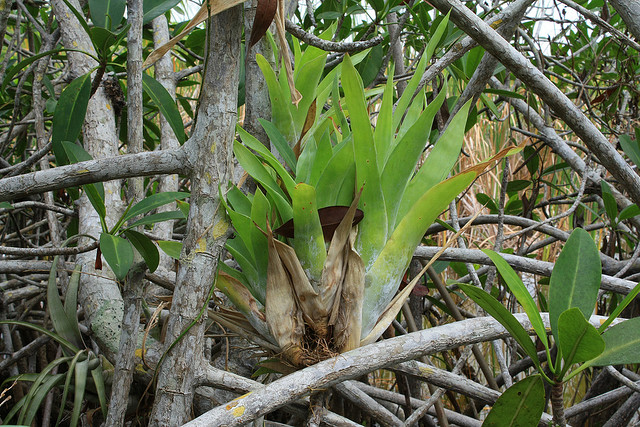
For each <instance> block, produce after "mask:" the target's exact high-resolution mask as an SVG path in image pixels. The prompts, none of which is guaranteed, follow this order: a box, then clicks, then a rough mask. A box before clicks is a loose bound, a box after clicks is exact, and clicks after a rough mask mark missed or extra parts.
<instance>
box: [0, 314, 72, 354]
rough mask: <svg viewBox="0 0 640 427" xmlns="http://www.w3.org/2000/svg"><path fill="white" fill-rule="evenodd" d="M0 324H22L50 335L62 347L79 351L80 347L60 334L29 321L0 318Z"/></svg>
mask: <svg viewBox="0 0 640 427" xmlns="http://www.w3.org/2000/svg"><path fill="white" fill-rule="evenodd" d="M0 325H14V326H22V327H25V328H30V329H33V330H35V331H38V332H40V333H41V334H45V335H47V336H48V337H50V338H51V339H53V340H54V341H56V342H57V343H59V344H61V345H63V346H64V347H66V348H68V349H69V350H71V351H72V352H73V353H76V352H78V351H80V349H79V348H78V347H76V346H75V345H74V344H73V343H72V342H71V341H67V340H66V339H65V338H63V337H62V336H60V335H58V334H55V333H53V332H51V331H49V330H48V329H45V328H43V327H41V326H38V325H34V324H33V323H29V322H23V321H20V320H0Z"/></svg>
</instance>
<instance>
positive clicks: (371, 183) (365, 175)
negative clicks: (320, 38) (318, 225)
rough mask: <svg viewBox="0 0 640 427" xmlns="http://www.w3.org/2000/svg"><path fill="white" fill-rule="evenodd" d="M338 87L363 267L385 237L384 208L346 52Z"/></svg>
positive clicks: (355, 77)
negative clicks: (356, 195) (347, 123)
mask: <svg viewBox="0 0 640 427" xmlns="http://www.w3.org/2000/svg"><path fill="white" fill-rule="evenodd" d="M342 88H343V89H344V94H345V100H346V101H347V106H348V108H349V117H350V119H351V133H352V135H353V152H354V158H355V162H356V188H358V189H360V188H363V190H362V196H361V200H360V209H362V211H363V212H364V218H363V219H362V222H361V223H360V224H359V227H358V228H359V230H358V239H357V241H356V250H357V251H358V253H359V254H360V256H361V257H362V261H363V262H364V264H365V268H366V267H367V266H370V265H371V263H372V262H373V261H374V260H375V258H376V257H377V255H378V253H379V251H380V250H381V249H382V247H383V246H384V244H385V242H386V240H387V210H386V208H385V201H384V196H383V193H382V186H381V183H380V175H379V172H378V160H377V157H376V148H375V143H374V140H373V131H372V129H371V122H370V121H369V113H368V111H367V105H366V102H365V98H364V89H363V87H362V81H361V79H360V76H359V75H358V73H357V72H356V69H355V68H354V66H353V63H352V62H351V59H350V57H349V55H345V56H344V60H343V62H342Z"/></svg>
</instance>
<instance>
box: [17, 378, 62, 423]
mask: <svg viewBox="0 0 640 427" xmlns="http://www.w3.org/2000/svg"><path fill="white" fill-rule="evenodd" d="M43 377H44V378H43V381H42V382H41V384H38V387H35V385H34V386H33V387H31V390H30V391H29V396H30V399H29V404H28V405H25V407H24V408H23V409H26V410H25V413H24V415H23V416H22V417H21V418H22V419H19V421H18V422H19V423H21V424H25V425H32V423H33V421H34V420H35V417H36V415H37V414H38V410H39V409H40V406H41V405H42V403H43V401H44V399H45V397H47V394H49V392H50V391H51V390H52V389H53V388H54V387H55V386H57V385H58V384H60V383H61V382H62V380H64V374H56V375H43ZM32 392H33V393H32ZM25 397H27V396H25Z"/></svg>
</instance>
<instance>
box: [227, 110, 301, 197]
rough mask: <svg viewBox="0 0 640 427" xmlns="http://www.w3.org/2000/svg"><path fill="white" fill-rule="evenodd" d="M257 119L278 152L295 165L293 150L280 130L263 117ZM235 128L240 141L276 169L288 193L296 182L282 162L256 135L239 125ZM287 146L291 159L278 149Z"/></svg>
mask: <svg viewBox="0 0 640 427" xmlns="http://www.w3.org/2000/svg"><path fill="white" fill-rule="evenodd" d="M259 120H260V122H261V123H262V127H263V128H264V130H265V131H266V132H267V135H268V136H269V138H270V139H271V142H272V143H273V144H274V146H275V147H276V148H277V149H278V152H280V154H281V155H282V156H283V157H284V158H285V162H286V163H287V164H289V161H293V165H295V162H296V160H295V158H296V156H295V155H294V154H293V151H291V148H289V146H288V145H287V142H286V141H285V140H284V137H283V136H282V135H281V134H280V131H279V130H278V129H277V128H276V127H275V126H274V125H273V123H270V122H267V121H265V120H263V119H259ZM236 130H237V131H238V133H239V134H240V138H241V139H242V142H244V145H246V146H247V147H249V148H251V149H252V150H253V151H255V152H256V153H258V154H260V155H261V156H262V158H263V159H264V160H265V161H266V162H267V163H268V164H269V166H271V167H272V168H273V170H275V171H276V173H277V174H278V176H279V177H280V179H282V182H283V183H284V186H285V188H286V189H287V192H289V193H290V192H291V191H293V188H294V187H295V186H296V182H295V181H294V180H293V178H291V175H290V174H289V172H287V171H286V169H285V168H284V167H283V166H282V164H280V162H279V161H278V159H276V157H275V156H274V155H273V154H272V153H271V152H270V151H269V150H268V149H267V147H265V146H264V145H262V143H261V142H260V141H258V139H257V138H256V137H254V136H253V135H251V134H250V133H249V132H247V131H246V130H244V129H242V128H241V127H240V126H236ZM276 140H278V142H275V141H276ZM285 147H286V148H285ZM287 148H288V149H289V152H290V154H291V159H289V160H287V159H286V157H287V156H289V154H282V152H281V151H280V150H282V151H286V149H287ZM289 167H291V165H289ZM292 170H295V166H294V167H292Z"/></svg>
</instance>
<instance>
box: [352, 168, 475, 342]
mask: <svg viewBox="0 0 640 427" xmlns="http://www.w3.org/2000/svg"><path fill="white" fill-rule="evenodd" d="M476 176H477V172H476V171H475V170H471V171H467V172H463V173H461V174H459V175H456V176H454V177H452V178H449V179H447V180H446V181H443V182H441V183H440V184H438V185H436V186H434V187H432V188H431V189H430V190H429V191H427V192H426V193H424V194H423V195H422V197H421V198H420V199H419V200H418V201H417V202H416V203H415V204H414V205H413V207H412V209H411V210H410V211H409V212H407V214H406V215H405V216H404V217H403V218H402V219H401V220H400V223H399V224H398V226H397V227H396V229H395V230H394V232H393V233H392V234H391V237H389V240H388V241H387V242H386V244H385V245H384V247H383V249H382V251H381V252H380V254H379V255H378V257H377V259H376V260H375V261H374V263H373V264H372V265H371V267H370V268H369V269H368V271H367V275H366V281H365V293H364V297H365V302H364V308H363V316H362V317H363V320H362V325H363V334H362V336H365V337H366V336H367V334H368V333H369V332H370V331H371V328H373V326H374V324H375V322H376V320H377V318H378V316H379V315H380V313H382V312H383V310H384V309H385V307H386V306H387V305H388V304H389V302H390V301H391V299H392V298H393V296H394V295H395V293H396V291H397V290H398V287H399V286H400V282H401V280H400V279H401V278H402V275H403V274H404V272H405V270H406V269H407V266H408V265H409V261H411V257H412V255H413V251H414V250H415V248H416V247H417V246H418V244H419V243H420V240H421V239H422V236H423V235H424V233H425V231H426V230H427V228H429V226H430V225H431V224H432V223H433V222H434V221H435V219H436V218H437V217H438V215H440V213H441V212H442V211H443V210H444V209H446V207H447V206H448V205H449V203H450V202H451V200H453V199H454V198H455V197H456V196H457V195H458V194H460V192H462V191H463V190H464V189H465V188H467V187H468V186H469V184H471V182H473V180H474V179H475V177H476ZM365 218H366V214H365ZM365 265H366V264H365Z"/></svg>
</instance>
